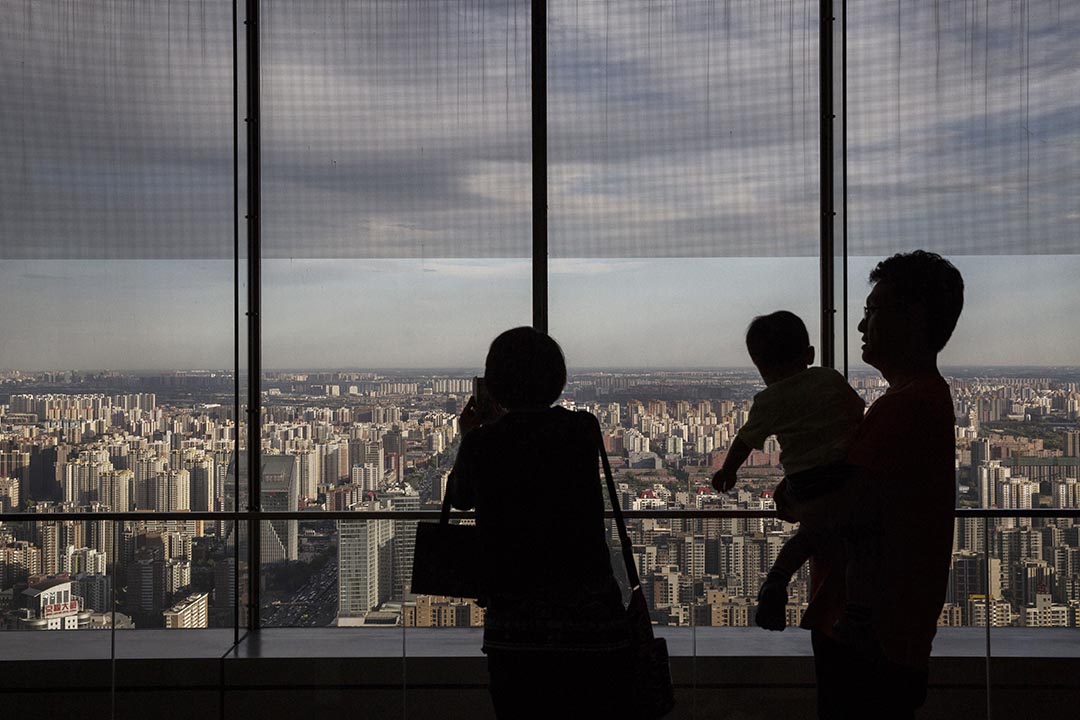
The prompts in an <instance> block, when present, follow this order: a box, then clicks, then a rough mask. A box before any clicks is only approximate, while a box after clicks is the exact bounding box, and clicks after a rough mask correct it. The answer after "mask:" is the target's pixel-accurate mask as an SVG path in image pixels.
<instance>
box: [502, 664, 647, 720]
mask: <svg viewBox="0 0 1080 720" xmlns="http://www.w3.org/2000/svg"><path fill="white" fill-rule="evenodd" d="M631 668H632V665H631V662H630V655H629V653H627V652H626V651H624V650H623V651H620V650H616V651H608V652H602V653H581V652H565V651H564V652H550V653H527V652H516V651H500V650H489V651H488V675H489V677H490V681H491V685H490V690H491V700H492V703H493V704H494V705H495V715H496V717H499V718H510V719H511V720H519V719H521V718H526V719H527V718H628V717H636V713H635V711H634V703H633V695H632V694H631V693H630V692H629V691H628V684H629V678H630V677H631Z"/></svg>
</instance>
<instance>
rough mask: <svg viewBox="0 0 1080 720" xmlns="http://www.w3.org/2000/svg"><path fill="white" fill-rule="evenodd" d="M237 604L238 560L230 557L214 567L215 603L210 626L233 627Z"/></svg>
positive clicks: (219, 561)
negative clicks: (234, 609)
mask: <svg viewBox="0 0 1080 720" xmlns="http://www.w3.org/2000/svg"><path fill="white" fill-rule="evenodd" d="M235 603H236V560H235V559H234V558H233V557H232V556H231V555H230V556H229V557H225V558H222V559H221V560H218V562H217V564H216V565H214V603H213V609H212V610H211V611H210V615H211V618H212V619H211V622H210V624H211V625H212V626H214V627H221V626H225V625H231V624H232V622H233V605H235Z"/></svg>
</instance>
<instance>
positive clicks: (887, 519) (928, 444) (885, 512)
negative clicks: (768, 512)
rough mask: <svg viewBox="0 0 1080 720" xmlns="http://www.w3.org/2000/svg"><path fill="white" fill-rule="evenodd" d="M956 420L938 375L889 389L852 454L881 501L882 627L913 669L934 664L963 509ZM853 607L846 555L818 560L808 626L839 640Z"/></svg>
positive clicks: (894, 654) (894, 653)
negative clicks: (838, 630) (959, 508)
mask: <svg viewBox="0 0 1080 720" xmlns="http://www.w3.org/2000/svg"><path fill="white" fill-rule="evenodd" d="M953 427H954V418H953V405H952V399H951V397H950V395H949V386H948V384H947V383H946V382H945V380H944V379H942V377H941V376H940V375H938V374H937V373H934V374H933V375H927V376H924V377H919V378H916V379H915V380H912V381H910V382H908V383H906V384H904V385H901V386H898V387H892V388H889V390H888V392H886V393H885V395H883V396H882V397H881V398H879V399H878V400H877V402H875V403H874V404H873V405H872V406H871V407H870V410H869V412H867V414H866V418H865V419H864V420H863V423H862V425H861V426H860V427H859V431H858V433H857V434H856V435H855V439H854V441H853V442H852V445H851V448H850V450H849V451H848V460H849V462H851V463H852V464H853V465H858V466H860V467H862V468H864V469H865V470H866V471H867V473H868V475H869V481H870V482H872V483H875V486H874V488H875V490H876V495H877V498H878V501H879V507H878V518H877V520H876V522H877V525H878V527H879V528H880V532H881V535H880V543H881V545H880V550H879V552H880V558H879V559H880V561H879V562H877V563H875V567H876V571H875V572H876V574H877V577H876V578H874V580H875V584H876V585H877V586H878V587H879V588H880V601H879V603H878V605H877V608H876V612H877V615H876V621H875V625H876V627H877V631H878V637H879V638H880V640H881V643H882V648H883V650H884V652H885V655H886V657H888V658H889V659H890V660H892V661H894V662H897V663H900V664H903V665H908V666H912V667H922V666H925V665H926V664H927V662H928V661H929V658H930V647H931V644H932V642H933V639H934V634H935V633H936V632H937V620H938V616H939V615H940V614H941V607H942V604H943V603H944V602H945V593H946V587H947V585H948V580H949V563H950V561H951V558H952V537H953V511H954V509H955V507H956V476H955V472H956V471H955V454H956V444H955V439H954V430H953ZM845 600H846V591H845V588H844V557H843V548H842V547H840V546H838V545H834V546H833V547H831V548H827V549H823V551H822V552H820V553H818V554H817V555H815V556H814V557H813V558H811V563H810V603H809V607H808V608H807V611H806V615H805V616H804V618H803V623H802V626H803V627H805V628H812V629H818V630H824V631H826V632H831V629H832V624H833V622H835V621H836V620H837V619H838V618H839V617H840V615H841V613H842V612H843V609H844V602H845Z"/></svg>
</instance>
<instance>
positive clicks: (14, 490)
mask: <svg viewBox="0 0 1080 720" xmlns="http://www.w3.org/2000/svg"><path fill="white" fill-rule="evenodd" d="M19 503H20V500H19V479H18V478H12V477H2V476H0V513H9V512H15V511H16V510H18V509H19Z"/></svg>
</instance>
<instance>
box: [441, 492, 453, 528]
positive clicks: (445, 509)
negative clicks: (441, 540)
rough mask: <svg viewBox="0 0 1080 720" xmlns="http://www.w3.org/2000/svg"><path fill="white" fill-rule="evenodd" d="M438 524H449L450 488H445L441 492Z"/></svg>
mask: <svg viewBox="0 0 1080 720" xmlns="http://www.w3.org/2000/svg"><path fill="white" fill-rule="evenodd" d="M439 524H440V525H449V524H450V490H449V488H447V491H446V492H444V493H443V501H442V512H441V513H440V514H439Z"/></svg>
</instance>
